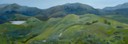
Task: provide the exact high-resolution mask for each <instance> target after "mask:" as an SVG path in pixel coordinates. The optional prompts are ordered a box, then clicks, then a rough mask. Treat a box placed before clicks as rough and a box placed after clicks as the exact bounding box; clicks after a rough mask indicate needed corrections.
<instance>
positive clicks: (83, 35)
mask: <svg viewBox="0 0 128 44" xmlns="http://www.w3.org/2000/svg"><path fill="white" fill-rule="evenodd" d="M55 19H57V20H55ZM53 20H54V21H49V22H51V23H52V22H55V23H54V24H52V25H51V24H49V22H48V23H46V24H45V25H47V26H49V27H48V28H43V29H45V30H44V31H43V32H42V33H41V34H40V35H38V36H37V37H34V38H33V39H31V40H29V41H28V42H27V43H26V44H30V43H33V44H41V43H45V44H46V43H48V44H50V43H58V44H60V43H65V44H67V43H72V44H74V43H78V44H82V43H87V44H98V42H99V43H102V44H107V43H110V44H117V43H126V41H125V42H122V41H121V40H122V39H119V40H118V41H117V40H113V39H111V38H112V37H113V36H116V35H114V33H116V31H117V30H118V28H117V26H122V27H123V28H121V29H122V30H127V29H128V25H127V24H124V23H120V22H117V21H114V20H110V19H105V18H102V17H98V16H96V15H92V14H86V15H83V16H80V17H78V16H76V15H68V16H66V17H64V18H53ZM105 21H106V22H107V23H106V22H105ZM119 29H120V28H119ZM121 33H122V32H121ZM119 34H120V33H119ZM124 35H125V34H124ZM88 36H89V37H90V36H92V38H90V41H91V42H90V41H88V39H89V37H88ZM121 37H122V36H121ZM125 38H127V37H125ZM98 40H99V41H98ZM110 40H113V41H115V42H111V41H110ZM43 41H45V42H43Z"/></svg>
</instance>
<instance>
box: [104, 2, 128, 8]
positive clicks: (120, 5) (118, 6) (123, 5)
mask: <svg viewBox="0 0 128 44" xmlns="http://www.w3.org/2000/svg"><path fill="white" fill-rule="evenodd" d="M124 8H128V2H126V3H123V4H119V5H117V6H114V7H106V8H104V10H116V9H124Z"/></svg>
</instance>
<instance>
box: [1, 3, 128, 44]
mask: <svg viewBox="0 0 128 44" xmlns="http://www.w3.org/2000/svg"><path fill="white" fill-rule="evenodd" d="M127 5H128V3H124V4H120V5H117V6H115V7H106V8H104V9H96V8H93V7H91V6H89V5H86V4H81V3H67V4H64V5H58V6H54V7H51V8H48V9H39V8H36V7H27V6H20V5H18V4H2V5H0V44H128V35H127V34H128V18H127V17H128V15H127V14H128V13H127V11H128V7H127ZM10 21H26V22H24V23H23V24H20V25H16V24H12V23H11V22H10Z"/></svg>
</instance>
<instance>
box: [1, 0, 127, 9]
mask: <svg viewBox="0 0 128 44" xmlns="http://www.w3.org/2000/svg"><path fill="white" fill-rule="evenodd" d="M126 2H128V0H0V4H12V3H17V4H19V5H23V6H29V7H37V8H40V9H47V8H50V7H53V6H56V5H62V4H66V3H83V4H87V5H90V6H92V7H94V8H100V9H102V8H104V7H112V6H116V5H118V4H123V3H126Z"/></svg>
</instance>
